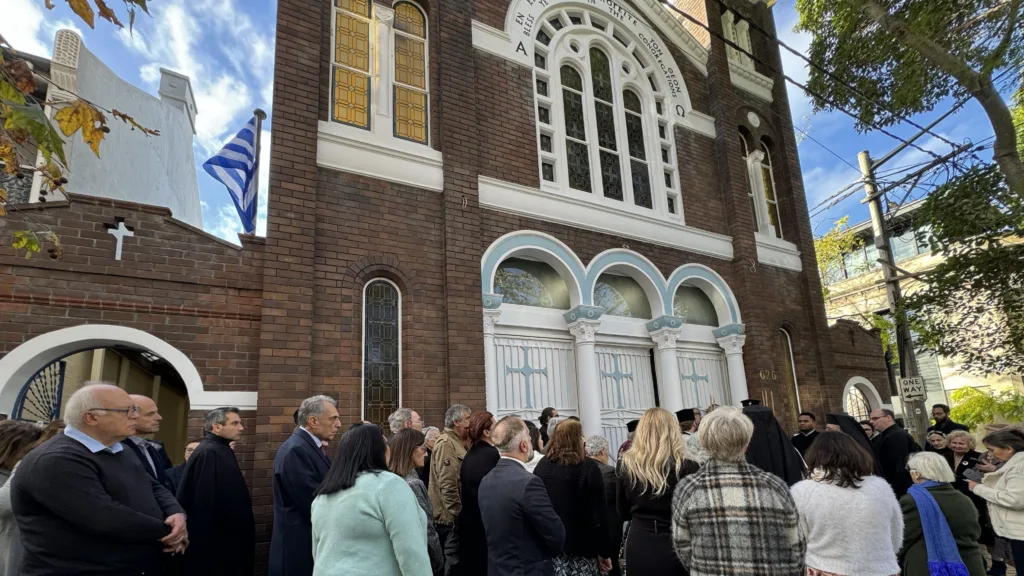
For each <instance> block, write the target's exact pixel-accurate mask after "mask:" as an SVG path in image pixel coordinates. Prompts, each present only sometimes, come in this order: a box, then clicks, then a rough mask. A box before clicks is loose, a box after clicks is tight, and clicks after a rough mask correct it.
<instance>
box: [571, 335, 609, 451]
mask: <svg viewBox="0 0 1024 576" xmlns="http://www.w3.org/2000/svg"><path fill="white" fill-rule="evenodd" d="M600 326H601V321H600V320H577V321H575V322H573V323H572V324H569V333H570V334H572V335H573V337H574V338H576V395H577V396H578V398H579V407H580V422H581V423H582V424H583V435H584V436H594V435H600V434H601V380H600V377H599V376H598V373H597V352H596V351H595V350H594V335H595V334H597V329H598V327H600Z"/></svg>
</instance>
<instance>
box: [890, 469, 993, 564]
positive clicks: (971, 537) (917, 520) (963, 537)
mask: <svg viewBox="0 0 1024 576" xmlns="http://www.w3.org/2000/svg"><path fill="white" fill-rule="evenodd" d="M907 470H908V471H909V472H910V478H911V479H912V480H913V481H914V485H913V486H911V488H910V491H909V492H907V494H906V495H905V496H903V497H902V498H900V507H901V508H903V523H904V530H903V547H902V549H901V550H900V551H899V554H898V555H897V557H898V559H899V561H900V565H901V566H903V576H985V560H984V559H983V558H982V557H981V549H980V548H979V547H978V538H979V537H980V536H981V525H980V524H979V523H978V510H977V509H976V508H975V507H974V504H973V503H972V502H971V499H970V498H968V497H967V496H964V495H963V494H961V493H960V492H959V491H958V490H957V489H956V488H954V487H953V485H952V484H950V483H951V482H953V480H955V476H954V475H953V471H952V470H950V468H949V464H948V463H947V462H946V459H945V458H943V457H942V456H940V455H938V454H936V453H934V452H917V453H915V454H912V455H911V456H910V459H909V461H908V462H907Z"/></svg>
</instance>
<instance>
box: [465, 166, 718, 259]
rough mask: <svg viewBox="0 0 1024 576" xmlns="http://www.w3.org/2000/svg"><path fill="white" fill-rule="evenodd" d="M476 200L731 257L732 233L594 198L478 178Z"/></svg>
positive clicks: (550, 219)
mask: <svg viewBox="0 0 1024 576" xmlns="http://www.w3.org/2000/svg"><path fill="white" fill-rule="evenodd" d="M479 190H480V205H481V206H484V207H486V208H490V209H492V210H498V211H501V212H510V213H513V214H519V215H523V216H528V217H531V218H536V219H538V220H545V221H548V222H557V223H559V224H565V225H568V226H572V227H575V228H584V229H587V230H594V231H596V232H601V233H604V234H612V235H617V236H621V237H625V238H634V239H636V240H641V241H643V242H650V243H652V244H657V245H659V246H667V247H669V248H674V249H676V250H683V251H686V252H692V253H696V254H704V255H707V256H712V257H714V258H721V259H723V260H732V258H733V247H732V238H731V237H729V236H723V235H721V234H715V233H713V232H707V231H705V230H699V229H697V228H693V227H690V226H684V225H682V224H679V223H678V222H671V221H668V220H663V219H660V218H655V217H649V216H641V215H639V214H635V213H632V212H626V211H623V210H616V209H614V208H611V207H608V206H605V205H602V204H599V203H597V202H593V201H586V200H580V199H577V198H572V197H569V196H565V195H562V194H558V193H557V192H548V191H546V190H541V189H539V188H531V187H529V186H522V185H520V184H514V183H512V182H506V181H504V180H498V179H496V178H489V177H487V176H480V177H479Z"/></svg>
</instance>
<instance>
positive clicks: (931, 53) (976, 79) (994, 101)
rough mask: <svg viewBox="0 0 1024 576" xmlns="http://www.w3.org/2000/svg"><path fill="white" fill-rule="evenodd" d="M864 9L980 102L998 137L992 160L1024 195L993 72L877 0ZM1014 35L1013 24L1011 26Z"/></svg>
mask: <svg viewBox="0 0 1024 576" xmlns="http://www.w3.org/2000/svg"><path fill="white" fill-rule="evenodd" d="M861 1H862V2H863V3H862V4H861V12H862V13H863V14H864V15H865V16H867V17H868V18H870V19H872V20H874V21H875V22H877V23H878V25H879V26H880V27H881V28H882V29H883V30H885V31H886V32H888V33H890V34H892V35H893V36H894V37H895V38H896V39H897V40H898V41H899V42H901V43H903V44H904V45H906V46H907V47H909V48H912V49H913V50H915V51H917V52H918V53H919V54H921V56H923V57H924V58H925V60H928V61H929V62H931V63H932V65H934V66H936V67H937V68H939V69H940V70H942V71H943V72H945V73H947V74H949V75H950V76H952V77H953V78H954V79H956V81H957V82H959V83H960V85H961V86H963V87H964V88H966V89H967V91H968V92H969V93H970V94H971V96H973V97H974V99H975V100H977V101H978V103H979V104H981V107H982V108H983V109H984V110H985V114H986V115H987V116H988V119H989V121H990V122H991V123H992V130H993V132H995V136H996V140H995V144H994V145H993V147H992V151H993V153H994V154H993V159H994V160H995V161H996V163H998V164H999V168H1000V170H1002V172H1003V176H1005V177H1006V181H1007V182H1008V183H1009V184H1010V188H1011V189H1012V190H1013V191H1014V192H1015V193H1016V194H1017V195H1018V196H1022V197H1024V162H1022V161H1021V158H1020V154H1018V152H1017V133H1016V130H1014V127H1013V116H1012V115H1011V114H1010V109H1009V108H1008V107H1007V106H1006V101H1005V100H1003V97H1002V95H1000V94H999V91H998V90H997V89H996V87H995V85H994V84H993V82H992V76H991V73H990V72H986V73H984V74H982V73H979V72H978V71H976V70H974V69H973V68H971V67H970V65H969V64H968V63H967V62H964V61H963V60H961V59H960V58H958V57H957V56H955V55H954V54H952V53H951V52H950V51H949V50H947V49H945V48H943V47H942V46H940V45H939V44H936V43H935V42H934V41H932V40H931V39H930V38H926V37H925V36H922V35H921V34H918V33H917V32H915V31H913V30H912V29H911V28H910V26H908V25H907V23H906V22H904V21H903V20H900V19H899V18H896V17H894V16H892V15H890V14H889V13H888V12H887V11H886V10H885V8H883V7H882V6H881V5H880V4H878V2H876V1H875V0H861ZM1020 1H1021V0H1012V2H1011V6H1012V7H1015V8H1016V9H1015V10H1014V16H1013V22H1014V23H1016V12H1017V11H1019V6H1020ZM1008 33H1009V34H1010V36H1012V34H1013V28H1012V26H1011V27H1010V28H1009V29H1008Z"/></svg>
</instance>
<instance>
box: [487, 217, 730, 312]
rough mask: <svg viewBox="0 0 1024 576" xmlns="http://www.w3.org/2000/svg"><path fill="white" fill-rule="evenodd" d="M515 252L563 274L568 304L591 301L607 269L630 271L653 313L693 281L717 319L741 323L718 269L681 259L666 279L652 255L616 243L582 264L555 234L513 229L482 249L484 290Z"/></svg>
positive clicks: (665, 307)
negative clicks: (712, 305)
mask: <svg viewBox="0 0 1024 576" xmlns="http://www.w3.org/2000/svg"><path fill="white" fill-rule="evenodd" d="M513 256H528V257H531V258H534V259H538V260H542V261H544V262H546V263H547V264H549V265H551V266H552V267H553V268H555V270H557V271H558V272H559V274H560V275H562V277H563V279H564V280H565V283H566V285H567V286H568V287H569V294H570V300H571V303H572V306H573V307H575V306H581V305H582V306H592V305H593V304H594V288H595V286H596V284H597V279H598V278H599V277H600V275H601V274H602V273H603V272H605V271H607V270H614V271H616V272H619V273H622V274H626V275H629V276H630V277H632V278H633V279H634V280H636V281H637V282H638V283H639V284H640V286H641V287H642V288H643V289H644V292H645V294H647V298H648V300H649V301H650V304H651V311H652V312H654V313H655V314H656V315H657V314H659V312H660V314H663V315H665V316H671V315H672V303H673V299H674V297H675V293H676V290H677V289H678V288H679V286H680V285H682V284H683V283H684V282H687V283H689V284H690V285H693V286H696V287H698V288H700V289H701V290H702V291H704V293H705V294H707V296H708V298H710V299H711V302H712V303H713V304H714V305H715V310H716V311H717V312H718V317H719V324H720V325H721V326H726V325H730V324H741V323H742V317H741V315H740V309H739V305H738V304H737V303H736V297H735V296H734V295H733V293H732V290H730V289H729V285H728V284H726V282H725V280H723V279H722V277H721V276H719V275H718V273H717V272H715V271H714V270H712V269H711V268H708V267H707V266H703V265H701V264H684V265H682V266H680V267H679V268H676V269H675V271H673V272H672V274H671V275H669V278H668V280H665V278H664V276H662V275H661V272H660V271H659V270H658V268H657V267H656V266H655V265H654V264H652V263H651V261H650V260H648V259H647V258H645V257H643V256H642V255H640V254H637V253H636V252H633V251H632V250H627V249H624V248H615V249H612V250H606V251H604V252H602V253H600V254H598V255H597V256H595V257H594V259H593V260H592V261H591V262H590V264H588V265H587V266H586V267H584V266H583V262H582V261H581V260H580V259H579V257H578V256H576V254H575V253H574V252H573V251H572V250H571V249H570V248H569V247H568V246H566V245H565V244H563V243H562V242H560V241H559V240H558V239H557V238H555V237H554V236H550V235H548V234H544V233H542V232H536V231H533V230H522V231H517V232H511V233H509V234H506V235H504V236H502V237H501V238H498V239H497V240H495V241H494V242H493V243H492V244H491V245H490V247H488V248H487V250H486V251H485V252H484V255H483V258H482V260H481V273H482V280H483V281H482V282H481V284H482V288H483V293H484V294H491V293H493V292H494V276H495V273H496V271H497V269H498V265H500V264H501V263H502V261H504V260H505V259H507V258H511V257H513Z"/></svg>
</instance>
